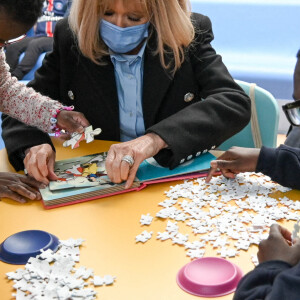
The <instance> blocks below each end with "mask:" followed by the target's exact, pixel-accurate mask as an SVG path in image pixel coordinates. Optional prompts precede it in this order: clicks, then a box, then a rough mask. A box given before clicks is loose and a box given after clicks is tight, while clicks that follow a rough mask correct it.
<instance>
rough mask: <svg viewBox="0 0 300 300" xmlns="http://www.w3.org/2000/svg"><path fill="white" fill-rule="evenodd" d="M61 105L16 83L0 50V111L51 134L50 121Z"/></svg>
mask: <svg viewBox="0 0 300 300" xmlns="http://www.w3.org/2000/svg"><path fill="white" fill-rule="evenodd" d="M62 108H63V105H62V104H61V103H59V102H58V101H55V100H52V99H51V98H49V97H45V96H42V95H41V94H40V93H37V92H36V91H35V90H34V89H32V88H29V87H27V86H26V85H24V84H22V83H20V82H18V80H17V79H16V78H15V77H12V76H11V75H10V73H9V66H8V64H7V63H6V61H5V53H4V51H3V48H2V49H1V50H0V111H2V112H3V113H5V114H7V115H10V116H11V117H13V118H16V119H18V120H20V121H22V122H24V123H26V124H28V125H32V126H36V127H38V128H39V129H41V130H43V131H46V132H52V130H51V128H50V126H51V123H50V119H51V117H52V116H55V115H56V114H57V112H56V110H57V109H62Z"/></svg>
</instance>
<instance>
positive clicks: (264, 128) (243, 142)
mask: <svg viewBox="0 0 300 300" xmlns="http://www.w3.org/2000/svg"><path fill="white" fill-rule="evenodd" d="M236 82H237V83H238V84H239V85H240V86H241V88H242V89H243V90H244V91H245V93H246V94H248V95H249V90H250V83H248V82H244V81H240V80H236ZM255 104H256V111H257V118H258V123H259V128H260V134H261V139H262V144H263V145H264V146H267V147H276V143H277V131H278V121H279V109H278V104H277V101H276V100H275V98H274V97H273V96H272V94H271V93H269V92H268V91H266V90H265V89H262V88H261V87H258V86H256V87H255ZM232 146H240V147H248V148H254V147H255V145H254V141H253V137H252V131H251V123H250V122H249V124H248V125H247V126H246V127H245V128H244V129H243V130H242V131H240V132H238V133H237V134H236V135H234V136H232V137H231V138H229V139H228V140H226V141H225V142H224V143H223V144H222V145H220V146H219V147H218V148H219V149H220V150H228V149H229V148H230V147H232Z"/></svg>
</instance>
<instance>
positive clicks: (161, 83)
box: [143, 37, 172, 129]
mask: <svg viewBox="0 0 300 300" xmlns="http://www.w3.org/2000/svg"><path fill="white" fill-rule="evenodd" d="M153 38H154V37H152V38H151V39H153ZM151 48H152V49H154V48H153V47H148V46H147V47H146V49H145V60H144V79H143V114H144V122H145V128H146V129H147V128H148V127H150V126H151V125H153V124H154V122H155V116H156V113H157V111H158V109H159V107H160V104H161V102H162V100H163V98H164V95H165V94H166V92H167V90H168V87H169V85H170V84H171V82H172V75H171V74H170V72H169V71H168V70H165V69H164V68H163V67H162V66H161V63H160V60H159V55H155V56H154V55H153V54H152V53H153V50H151Z"/></svg>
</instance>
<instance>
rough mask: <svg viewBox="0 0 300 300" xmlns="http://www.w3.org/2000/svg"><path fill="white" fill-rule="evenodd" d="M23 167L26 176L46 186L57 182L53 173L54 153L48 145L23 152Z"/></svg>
mask: <svg viewBox="0 0 300 300" xmlns="http://www.w3.org/2000/svg"><path fill="white" fill-rule="evenodd" d="M25 154H26V156H25V159H24V166H25V169H26V170H27V173H28V175H30V176H31V177H33V178H34V179H36V180H37V181H40V182H42V183H44V184H46V185H48V184H49V181H50V180H57V179H58V177H57V176H56V175H55V173H54V163H55V152H54V151H53V150H52V147H51V146H50V145H49V144H42V145H38V146H34V147H31V148H29V149H27V150H26V151H25Z"/></svg>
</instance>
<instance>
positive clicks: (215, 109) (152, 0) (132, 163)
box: [3, 0, 250, 188]
mask: <svg viewBox="0 0 300 300" xmlns="http://www.w3.org/2000/svg"><path fill="white" fill-rule="evenodd" d="M189 7H190V3H189V1H187V0H168V1H165V0H140V1H136V0H126V1H125V0H115V1H112V0H101V1H100V0H89V1H87V0H75V1H73V5H72V8H71V13H70V16H69V19H68V20H63V21H60V22H58V24H57V26H56V30H55V33H54V50H53V52H52V53H51V54H49V55H48V56H47V57H46V59H45V61H44V64H43V66H42V67H41V68H40V69H39V70H38V72H37V73H36V77H35V80H34V81H33V82H32V83H31V86H32V87H34V88H35V89H36V90H38V91H40V92H41V93H43V94H47V95H48V96H51V97H53V98H56V99H61V100H62V101H63V102H64V103H66V104H67V105H74V107H75V109H76V110H78V111H81V112H82V113H84V114H85V116H86V117H87V118H88V120H89V121H90V123H91V124H92V125H93V126H94V127H101V128H102V130H103V133H102V134H101V139H105V140H114V141H122V142H123V143H121V144H115V145H113V146H112V147H111V148H110V150H109V153H108V157H107V161H106V168H107V172H108V175H109V177H110V179H111V180H112V181H113V182H116V183H118V182H121V181H127V182H126V188H128V187H130V186H131V184H132V181H133V180H134V177H135V174H136V171H137V168H138V166H139V164H140V163H141V162H142V161H143V160H144V159H146V158H148V157H152V156H154V157H155V159H156V160H157V161H158V162H159V163H160V164H161V165H163V166H166V167H169V168H175V167H176V166H178V165H179V164H181V163H184V162H185V161H187V160H190V159H191V158H193V157H195V156H198V155H200V154H201V153H203V152H207V151H208V150H210V149H211V148H214V147H215V146H218V145H219V144H221V143H222V142H223V141H224V140H226V139H227V138H229V137H230V136H232V135H233V134H235V133H236V132H238V131H240V130H241V129H242V128H243V127H244V126H245V125H246V124H247V123H248V122H249V118H250V102H249V99H248V97H247V96H246V95H245V94H244V93H243V91H242V90H241V89H240V88H239V86H238V85H237V84H236V83H235V82H234V80H233V79H232V77H231V76H230V74H229V73H228V71H227V69H226V67H225V66H224V64H223V63H222V59H221V57H220V56H219V55H217V54H216V52H215V50H214V49H213V48H212V46H211V44H210V43H211V41H212V40H213V33H212V28H211V22H210V20H209V18H208V17H206V16H203V15H201V14H191V12H190V9H189ZM22 130H23V125H21V124H20V123H18V122H17V121H14V120H12V119H10V118H8V117H5V118H4V126H3V136H4V139H5V142H6V144H7V148H8V153H9V157H10V160H11V162H12V164H13V165H14V166H15V167H16V168H22V167H23V161H22V159H21V158H20V157H21V155H22V151H24V150H25V149H27V148H29V149H28V150H27V155H26V157H25V159H24V164H25V166H26V168H27V170H29V171H30V173H31V175H33V176H34V177H35V178H36V179H38V180H41V181H43V180H45V178H43V177H42V175H41V174H42V172H41V170H42V169H43V168H48V169H49V170H50V173H51V172H52V171H53V165H51V166H49V164H48V165H47V160H49V159H50V158H51V157H53V155H54V152H53V150H52V149H51V147H49V146H48V149H49V152H48V155H47V158H43V159H41V160H39V159H37V158H36V157H37V154H38V153H39V152H40V151H41V149H43V147H44V145H45V144H46V145H48V144H50V145H51V141H50V140H49V138H48V136H47V135H42V134H41V133H38V134H35V132H36V129H33V128H32V129H31V131H30V132H31V135H30V136H31V137H32V138H31V139H30V141H31V145H30V142H29V141H28V140H26V141H25V140H24V138H23V137H22V136H21V135H20V136H19V135H18V141H17V142H15V141H12V140H11V139H10V137H9V136H8V135H7V132H8V131H14V132H15V133H18V132H20V131H22ZM31 146H33V147H31Z"/></svg>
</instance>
